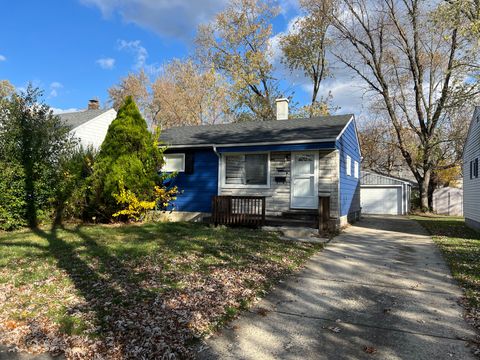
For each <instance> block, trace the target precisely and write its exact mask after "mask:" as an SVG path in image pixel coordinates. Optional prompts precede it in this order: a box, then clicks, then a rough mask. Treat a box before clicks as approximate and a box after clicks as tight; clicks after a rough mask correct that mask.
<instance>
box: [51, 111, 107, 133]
mask: <svg viewBox="0 0 480 360" xmlns="http://www.w3.org/2000/svg"><path fill="white" fill-rule="evenodd" d="M110 110H111V109H96V110H84V111H75V112H70V113H63V114H57V115H58V116H59V117H60V119H61V120H62V121H63V122H64V123H65V124H66V125H67V126H68V127H70V128H71V129H72V130H73V129H75V128H77V127H79V126H80V125H83V124H85V123H86V122H89V121H90V120H93V119H95V118H96V117H98V116H100V115H102V114H104V113H106V112H107V111H110Z"/></svg>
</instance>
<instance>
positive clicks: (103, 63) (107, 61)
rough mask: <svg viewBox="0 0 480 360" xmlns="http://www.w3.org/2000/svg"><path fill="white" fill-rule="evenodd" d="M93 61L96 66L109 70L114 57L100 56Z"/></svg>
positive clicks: (111, 67) (113, 63)
mask: <svg viewBox="0 0 480 360" xmlns="http://www.w3.org/2000/svg"><path fill="white" fill-rule="evenodd" d="M95 62H96V63H97V65H98V66H100V67H101V68H102V69H105V70H111V69H113V67H114V66H115V59H113V58H100V59H98V60H97V61H95Z"/></svg>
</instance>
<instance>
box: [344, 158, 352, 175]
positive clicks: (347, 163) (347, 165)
mask: <svg viewBox="0 0 480 360" xmlns="http://www.w3.org/2000/svg"><path fill="white" fill-rule="evenodd" d="M345 165H346V167H347V169H346V170H347V175H348V176H351V175H352V158H351V157H350V156H348V155H347V161H346V164H345Z"/></svg>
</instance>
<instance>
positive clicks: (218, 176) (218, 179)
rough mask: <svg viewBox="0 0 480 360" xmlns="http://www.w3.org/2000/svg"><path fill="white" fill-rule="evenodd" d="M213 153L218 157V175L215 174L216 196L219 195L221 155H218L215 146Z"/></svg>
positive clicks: (214, 146)
mask: <svg viewBox="0 0 480 360" xmlns="http://www.w3.org/2000/svg"><path fill="white" fill-rule="evenodd" d="M212 148H213V152H214V153H215V155H217V157H218V174H217V195H220V189H221V180H222V163H221V159H222V158H221V155H220V154H219V153H218V150H217V145H213V146H212Z"/></svg>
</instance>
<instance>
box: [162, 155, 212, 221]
mask: <svg viewBox="0 0 480 360" xmlns="http://www.w3.org/2000/svg"><path fill="white" fill-rule="evenodd" d="M171 153H182V151H181V150H178V151H173V150H172V151H171ZM193 154H194V155H193V156H194V159H193V173H192V174H185V173H183V172H182V173H178V175H177V176H176V177H175V179H174V180H173V181H172V185H176V186H177V187H178V190H179V191H183V192H182V193H181V194H179V195H178V196H177V200H176V201H175V202H174V204H175V209H176V210H178V211H193V212H196V211H200V212H211V206H212V205H211V204H212V196H214V195H217V191H218V156H217V155H216V154H215V153H214V152H213V150H211V149H209V150H195V151H193Z"/></svg>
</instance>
